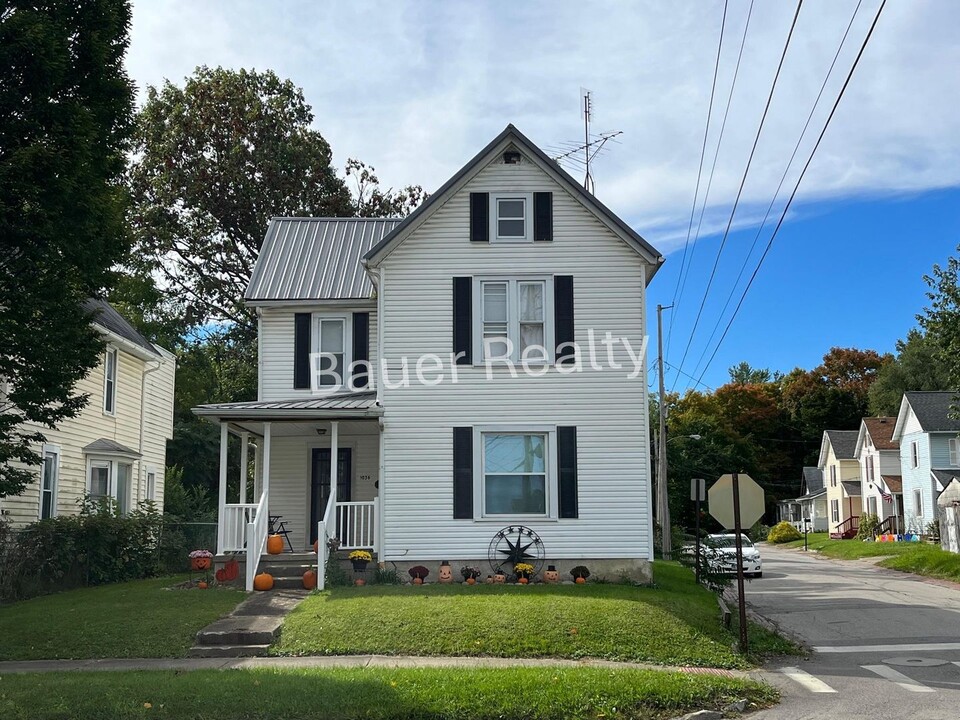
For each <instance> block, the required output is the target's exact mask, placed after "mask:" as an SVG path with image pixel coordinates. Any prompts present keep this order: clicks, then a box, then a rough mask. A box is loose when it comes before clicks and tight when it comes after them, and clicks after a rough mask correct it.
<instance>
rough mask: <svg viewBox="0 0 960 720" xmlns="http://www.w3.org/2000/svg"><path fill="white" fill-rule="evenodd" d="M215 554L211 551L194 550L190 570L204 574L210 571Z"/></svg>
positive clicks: (191, 554) (191, 555)
mask: <svg viewBox="0 0 960 720" xmlns="http://www.w3.org/2000/svg"><path fill="white" fill-rule="evenodd" d="M212 561H213V553H212V552H210V551H209V550H194V551H193V552H191V553H190V569H191V570H193V571H194V572H203V571H204V570H209V569H210V563H211V562H212Z"/></svg>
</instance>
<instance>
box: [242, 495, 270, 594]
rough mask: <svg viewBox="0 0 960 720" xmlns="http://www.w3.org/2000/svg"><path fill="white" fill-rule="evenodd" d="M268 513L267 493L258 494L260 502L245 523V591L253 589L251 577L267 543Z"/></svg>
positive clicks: (258, 564)
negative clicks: (248, 520)
mask: <svg viewBox="0 0 960 720" xmlns="http://www.w3.org/2000/svg"><path fill="white" fill-rule="evenodd" d="M269 520H270V515H269V513H268V512H267V494H266V493H263V494H262V495H261V496H260V502H259V503H257V505H256V507H255V508H254V510H253V517H252V519H251V520H250V522H248V523H247V558H246V562H247V592H250V591H251V590H253V579H254V578H255V577H256V576H257V569H258V568H259V567H260V556H261V555H263V550H264V548H265V547H266V544H267V531H268V530H269V527H270V526H269Z"/></svg>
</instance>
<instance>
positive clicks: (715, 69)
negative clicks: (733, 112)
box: [666, 0, 729, 353]
mask: <svg viewBox="0 0 960 720" xmlns="http://www.w3.org/2000/svg"><path fill="white" fill-rule="evenodd" d="M728 5H729V0H724V3H723V19H722V20H721V21H720V40H719V42H718V43H717V59H716V62H714V65H713V82H712V83H711V85H710V103H709V104H708V105H707V124H706V127H705V128H704V129H703V144H702V145H701V146H700V165H699V167H698V168H697V187H696V189H695V190H694V191H693V205H692V206H691V207H690V222H689V223H688V224H687V239H686V240H685V241H684V243H683V257H682V258H681V259H680V272H679V273H678V274H677V285H676V287H675V288H674V289H673V300H672V301H671V304H672V305H674V306H676V304H677V294H678V293H679V291H680V278H682V277H683V268H684V266H685V264H686V262H687V248H688V247H689V245H690V233H691V232H693V218H694V216H695V215H696V214H697V199H698V198H699V196H700V178H701V177H702V176H703V159H704V157H706V154H707V137H708V136H709V135H710V119H711V117H712V116H713V97H714V93H715V92H716V89H717V75H718V74H719V71H720V54H721V52H722V50H723V33H724V30H725V29H726V27H727V7H728ZM691 260H692V258H691ZM674 317H676V313H672V314H671V315H670V327H669V328H667V350H666V352H667V353H669V352H670V340H671V339H672V338H673V319H674Z"/></svg>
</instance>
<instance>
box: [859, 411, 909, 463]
mask: <svg viewBox="0 0 960 720" xmlns="http://www.w3.org/2000/svg"><path fill="white" fill-rule="evenodd" d="M896 427H897V419H896V418H893V417H868V418H863V420H861V421H860V430H859V433H858V434H857V446H856V448H855V449H854V455H856V456H857V457H860V453H861V452H862V450H863V446H864V443H865V442H866V437H867V435H868V434H869V435H870V441H871V442H872V443H873V446H874V447H875V448H876V449H877V450H899V449H900V443H899V442H898V441H896V440H894V439H893V431H894V430H895V429H896Z"/></svg>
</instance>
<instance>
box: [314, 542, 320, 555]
mask: <svg viewBox="0 0 960 720" xmlns="http://www.w3.org/2000/svg"><path fill="white" fill-rule="evenodd" d="M318 546H319V541H318V540H314V541H313V551H314V552H317V547H318Z"/></svg>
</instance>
